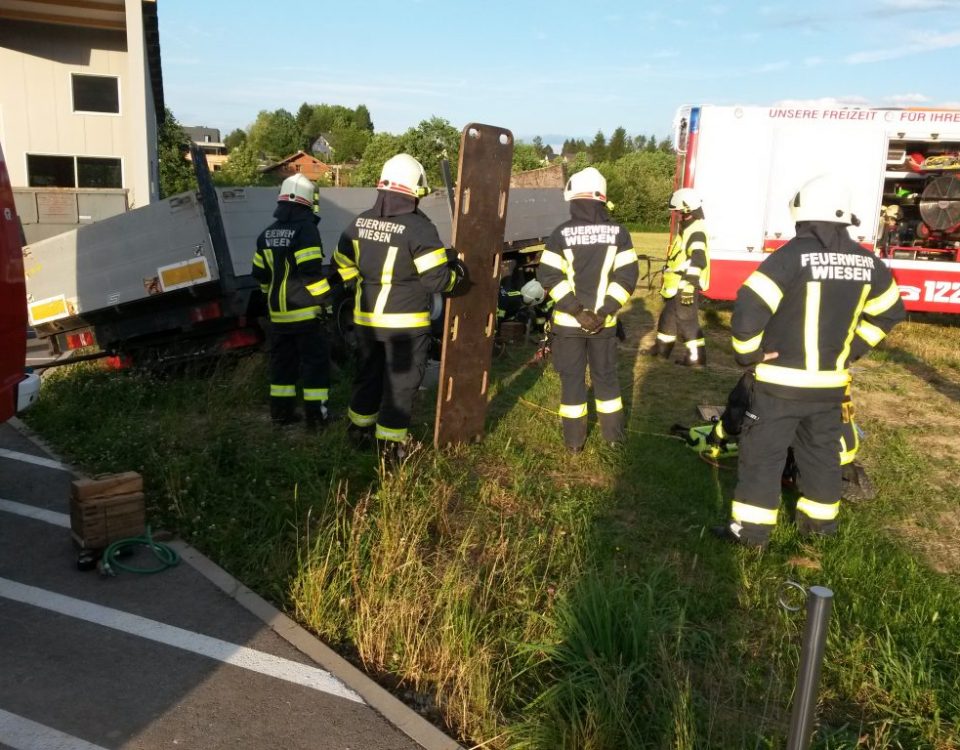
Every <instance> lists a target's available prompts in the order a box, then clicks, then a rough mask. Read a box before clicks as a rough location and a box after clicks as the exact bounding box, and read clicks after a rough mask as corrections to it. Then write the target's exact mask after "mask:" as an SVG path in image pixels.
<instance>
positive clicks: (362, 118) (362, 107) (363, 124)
mask: <svg viewBox="0 0 960 750" xmlns="http://www.w3.org/2000/svg"><path fill="white" fill-rule="evenodd" d="M355 111H356V113H357V114H356V119H355V120H354V125H356V126H357V127H358V128H360V129H361V130H366V131H368V132H370V133H373V120H371V119H370V110H369V109H367V105H366V104H358V105H357V109H356V110H355Z"/></svg>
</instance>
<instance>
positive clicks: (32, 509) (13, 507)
mask: <svg viewBox="0 0 960 750" xmlns="http://www.w3.org/2000/svg"><path fill="white" fill-rule="evenodd" d="M0 510H2V511H6V512H7V513H14V514H15V515H18V516H23V517H24V518H32V519H34V520H35V521H44V522H46V523H52V524H53V525H54V526H62V527H63V528H65V529H69V528H70V516H68V515H67V514H66V513H57V512H56V511H54V510H45V509H43V508H37V507H36V506H33V505H25V504H24V503H17V502H14V501H13V500H4V499H3V498H2V497H0Z"/></svg>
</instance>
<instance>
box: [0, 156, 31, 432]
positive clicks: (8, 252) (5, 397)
mask: <svg viewBox="0 0 960 750" xmlns="http://www.w3.org/2000/svg"><path fill="white" fill-rule="evenodd" d="M26 356H27V293H26V288H25V286H24V280H23V246H22V245H21V238H20V222H19V220H18V219H17V211H16V208H15V207H14V205H13V191H12V190H11V189H10V178H9V176H8V175H7V164H6V161H4V158H3V151H2V150H0V422H4V421H6V420H7V419H9V418H10V417H12V416H13V415H14V414H15V413H16V409H17V403H16V398H17V384H18V383H19V382H20V381H21V380H23V368H24V362H25V361H26Z"/></svg>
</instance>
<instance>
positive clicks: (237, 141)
mask: <svg viewBox="0 0 960 750" xmlns="http://www.w3.org/2000/svg"><path fill="white" fill-rule="evenodd" d="M246 142H247V131H245V130H241V129H240V128H236V129H234V130H231V131H230V135H228V136H227V137H226V138H224V139H223V145H224V146H226V147H227V152H228V153H229V152H230V151H233V150H234V149H235V148H236V147H237V146H240V145H241V144H243V143H246Z"/></svg>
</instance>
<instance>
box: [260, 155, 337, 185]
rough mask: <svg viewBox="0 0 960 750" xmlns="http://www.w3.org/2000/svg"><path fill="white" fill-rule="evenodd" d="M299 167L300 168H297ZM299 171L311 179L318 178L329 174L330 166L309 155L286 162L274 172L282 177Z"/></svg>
mask: <svg viewBox="0 0 960 750" xmlns="http://www.w3.org/2000/svg"><path fill="white" fill-rule="evenodd" d="M297 167H299V169H297ZM298 172H299V173H300V174H302V175H304V176H305V177H309V178H310V179H311V180H316V179H318V178H320V177H323V176H324V175H326V174H329V172H330V166H329V165H327V164H324V163H323V162H319V161H315V160H314V159H311V158H310V157H309V156H301V157H300V158H299V159H294V160H293V161H288V162H286V163H285V164H283V165H282V166H280V167H277V168H276V170H275V171H274V173H275V174H277V175H279V176H281V178H285V177H289V176H290V175H294V174H297V173H298Z"/></svg>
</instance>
